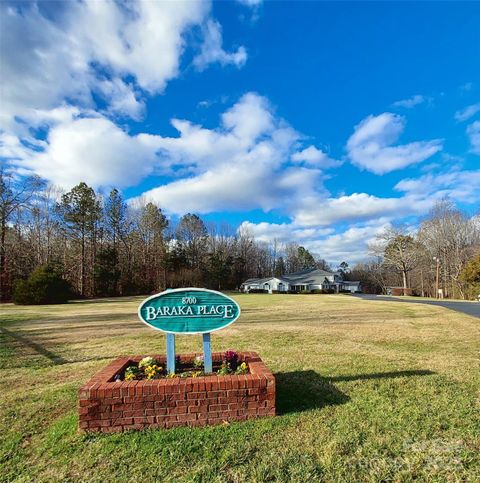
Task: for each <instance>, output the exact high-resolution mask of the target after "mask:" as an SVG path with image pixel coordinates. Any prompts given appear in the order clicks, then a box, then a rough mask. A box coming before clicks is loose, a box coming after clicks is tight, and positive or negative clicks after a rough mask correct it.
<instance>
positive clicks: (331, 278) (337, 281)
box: [240, 268, 361, 293]
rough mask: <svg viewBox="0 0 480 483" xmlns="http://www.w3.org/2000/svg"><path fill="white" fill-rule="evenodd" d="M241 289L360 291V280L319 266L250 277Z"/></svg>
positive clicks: (247, 290)
mask: <svg viewBox="0 0 480 483" xmlns="http://www.w3.org/2000/svg"><path fill="white" fill-rule="evenodd" d="M240 290H241V291H242V292H250V291H252V290H264V291H266V292H268V293H273V292H300V291H302V290H333V291H335V292H336V293H338V292H341V291H349V292H352V293H354V292H359V291H360V290H361V288H360V282H352V281H350V280H343V275H342V273H341V272H335V273H334V272H327V271H325V270H320V269H317V268H311V269H308V270H302V271H300V272H295V273H289V274H287V275H282V276H281V277H269V278H250V279H248V280H246V281H245V282H243V283H242V285H241V287H240Z"/></svg>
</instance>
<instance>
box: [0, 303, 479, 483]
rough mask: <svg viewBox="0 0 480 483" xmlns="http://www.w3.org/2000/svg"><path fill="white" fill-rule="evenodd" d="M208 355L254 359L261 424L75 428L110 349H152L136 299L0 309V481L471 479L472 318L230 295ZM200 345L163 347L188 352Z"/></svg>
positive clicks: (186, 341) (475, 379)
mask: <svg viewBox="0 0 480 483" xmlns="http://www.w3.org/2000/svg"><path fill="white" fill-rule="evenodd" d="M234 297H235V298H236V300H237V301H238V302H239V304H240V306H241V308H242V316H241V318H240V319H239V321H238V322H236V323H235V324H233V325H232V326H230V327H228V328H227V329H225V330H222V331H219V332H216V333H215V334H214V335H213V336H212V346H213V350H215V351H218V350H226V349H229V348H233V349H236V350H254V351H257V352H259V353H260V355H261V357H262V358H263V360H264V361H265V362H266V364H267V365H268V366H269V368H270V369H271V370H272V371H273V372H274V373H275V376H276V379H277V408H278V412H279V415H278V416H277V417H275V418H269V419H263V420H257V421H249V422H246V423H235V424H230V425H226V426H217V427H210V428H199V429H188V428H180V429H172V430H168V431H164V430H148V431H144V432H128V433H123V434H113V435H96V434H95V435H86V434H82V433H79V432H78V431H77V424H78V417H77V412H76V411H77V409H76V407H77V390H78V388H79V387H80V386H81V385H82V384H83V383H84V382H86V381H87V380H88V379H89V378H90V377H91V376H92V375H93V374H94V373H95V372H97V371H98V370H100V369H101V368H102V367H104V366H105V365H106V364H107V363H108V362H109V361H110V360H112V359H113V358H115V357H117V356H119V355H130V354H131V355H133V354H145V355H149V354H155V353H157V354H158V353H163V352H164V346H165V338H164V336H163V335H162V334H161V333H160V332H157V331H154V330H152V329H150V328H148V327H147V326H146V325H144V324H142V323H141V322H140V321H139V320H138V319H137V315H136V309H137V306H138V304H139V302H140V300H141V298H138V297H136V298H122V299H108V300H103V301H88V302H76V303H71V304H68V305H65V306H45V307H16V306H13V305H4V306H0V320H1V322H0V435H1V436H0V480H1V481H13V480H22V481H25V480H29V479H30V480H36V481H38V480H42V481H45V480H72V481H73V480H76V481H78V480H89V481H101V480H103V481H132V480H133V481H135V480H136V481H154V480H157V481H238V482H243V481H309V482H311V481H342V482H348V481H352V482H353V481H359V480H362V481H380V480H381V481H391V480H395V481H409V480H413V479H419V480H428V481H471V482H473V481H479V480H480V393H479V389H480V357H479V356H480V320H479V319H475V318H472V317H468V316H466V315H461V314H457V313H455V312H452V311H449V310H447V309H444V308H442V307H436V306H429V305H421V304H408V303H404V304H392V303H390V302H379V301H368V300H360V299H356V298H353V297H348V296H342V295H290V296H288V295H263V294H258V295H257V294H256V295H253V294H252V295H234ZM200 339H201V338H200V337H199V336H183V337H178V338H177V351H178V352H185V351H200V350H201V340H200Z"/></svg>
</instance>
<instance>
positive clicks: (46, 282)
mask: <svg viewBox="0 0 480 483" xmlns="http://www.w3.org/2000/svg"><path fill="white" fill-rule="evenodd" d="M71 295H72V292H71V288H70V285H69V283H68V282H67V281H66V280H64V279H63V278H62V276H61V275H60V274H59V273H58V272H57V271H56V270H55V269H54V268H53V267H52V266H50V265H44V266H40V267H37V268H36V269H35V270H34V271H33V272H32V273H31V275H30V276H29V277H28V279H27V280H20V281H18V282H17V284H16V286H15V289H14V292H13V301H14V303H15V304H17V305H42V304H63V303H66V302H68V299H69V298H70V297H71Z"/></svg>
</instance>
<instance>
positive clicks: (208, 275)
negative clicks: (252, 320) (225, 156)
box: [0, 168, 480, 301]
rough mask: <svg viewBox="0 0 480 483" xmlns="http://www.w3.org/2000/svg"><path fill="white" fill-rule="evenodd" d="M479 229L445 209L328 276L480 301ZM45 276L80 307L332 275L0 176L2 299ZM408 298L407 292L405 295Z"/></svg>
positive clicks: (137, 207) (204, 230)
mask: <svg viewBox="0 0 480 483" xmlns="http://www.w3.org/2000/svg"><path fill="white" fill-rule="evenodd" d="M479 253H480V223H479V218H478V217H470V216H468V215H467V214H465V213H463V212H462V211H460V210H459V209H457V208H456V207H455V205H454V204H453V203H452V202H451V201H449V200H447V199H445V200H442V201H440V202H438V203H437V205H436V206H435V207H434V208H433V209H432V210H431V212H430V213H429V214H428V215H427V216H426V217H425V218H424V219H423V221H422V222H421V223H420V226H419V228H418V230H416V231H415V232H412V231H411V230H409V229H408V228H405V227H401V226H397V227H392V228H390V229H389V230H386V231H384V232H383V233H382V234H381V235H379V236H378V237H377V240H376V243H374V244H373V245H372V246H371V254H372V258H371V259H370V260H369V261H368V262H365V263H360V264H357V265H355V266H354V267H353V268H351V269H350V268H349V266H348V264H347V263H346V262H342V263H341V264H340V265H339V266H338V267H334V268H333V270H338V271H340V272H342V273H343V274H344V276H345V278H347V279H350V280H359V281H360V282H362V286H363V290H364V291H366V292H371V293H387V291H388V289H389V288H390V287H402V288H404V289H406V290H407V289H408V293H415V294H417V295H423V296H431V297H435V296H437V295H438V293H439V291H440V293H441V294H442V295H443V296H445V297H451V298H473V297H476V296H477V295H478V293H480V270H479V267H480V258H479V257H480V255H479ZM40 266H47V267H50V269H53V270H55V271H56V272H58V273H59V274H61V276H62V278H63V279H64V280H65V281H67V282H68V283H69V284H70V286H71V287H72V289H73V292H74V293H75V294H76V295H77V296H78V297H97V296H100V297H102V296H117V295H136V294H148V293H154V292H158V291H160V290H163V289H165V288H169V287H170V288H175V287H185V286H202V287H207V288H212V289H216V290H225V289H237V288H239V287H240V285H241V284H242V282H244V281H245V280H246V279H248V278H264V277H269V276H272V275H276V276H280V275H283V274H285V273H292V272H296V271H298V270H302V269H306V268H321V269H324V270H332V267H330V266H329V264H328V263H327V262H326V261H325V260H323V259H322V258H321V257H320V256H317V255H315V254H312V253H310V252H309V250H307V249H306V248H304V247H302V246H300V245H299V244H297V243H295V242H290V243H281V242H280V241H278V240H273V241H272V242H271V243H265V242H261V241H259V240H256V239H255V238H254V236H253V235H252V233H251V232H249V231H248V230H247V229H245V228H243V227H241V228H240V229H239V230H235V229H234V228H233V227H231V226H229V225H228V224H225V223H220V224H218V223H207V222H205V221H204V220H202V218H201V217H200V216H198V215H197V214H192V213H188V214H186V215H184V216H182V217H181V218H180V219H178V220H177V221H176V222H172V220H169V219H168V218H167V217H166V216H165V214H164V213H163V211H162V210H161V208H159V207H158V206H156V205H155V204H153V203H152V202H149V201H148V200H146V199H142V198H140V199H138V200H136V201H135V202H133V203H128V204H127V203H126V201H125V200H124V198H123V196H122V194H121V192H119V191H118V190H117V189H112V190H111V191H110V192H109V193H108V194H103V193H99V192H96V191H95V190H94V189H93V188H91V187H89V186H88V185H87V184H86V183H79V184H78V185H77V186H75V187H73V188H72V189H71V190H70V191H68V192H63V191H61V190H60V189H58V188H55V187H53V186H50V185H47V184H46V182H45V181H44V180H42V179H40V178H39V177H36V176H26V177H17V176H16V175H14V174H13V173H11V172H7V171H6V170H5V169H1V168H0V298H1V300H2V301H8V300H10V299H11V296H12V292H13V289H14V287H15V284H17V283H18V281H21V280H25V279H26V278H27V277H28V276H29V275H30V274H31V273H32V272H33V271H34V269H35V268H37V267H40ZM406 293H407V292H406Z"/></svg>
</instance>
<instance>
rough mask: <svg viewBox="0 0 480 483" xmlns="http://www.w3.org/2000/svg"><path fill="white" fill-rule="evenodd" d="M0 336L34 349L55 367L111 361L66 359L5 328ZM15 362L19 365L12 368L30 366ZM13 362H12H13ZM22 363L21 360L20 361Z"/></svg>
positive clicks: (1, 330) (94, 357) (0, 330)
mask: <svg viewBox="0 0 480 483" xmlns="http://www.w3.org/2000/svg"><path fill="white" fill-rule="evenodd" d="M0 334H1V335H3V336H4V337H5V338H7V337H10V339H12V340H14V341H16V342H18V343H20V344H22V345H24V346H26V347H30V348H31V349H33V350H34V351H35V352H36V353H37V354H39V355H41V356H43V357H46V358H47V359H48V360H49V361H51V362H52V363H53V364H54V365H62V364H76V363H77V362H89V361H103V360H108V359H111V358H112V356H111V355H107V356H93V357H79V358H76V359H65V358H64V357H62V356H60V355H58V354H56V353H55V352H52V351H50V350H48V349H47V348H45V347H44V346H43V345H41V344H38V343H37V342H34V341H33V340H32V339H29V338H28V337H25V336H23V335H20V334H18V332H13V331H11V330H8V329H5V327H0ZM13 361H16V362H17V364H15V365H10V366H9V367H10V368H13V367H25V365H27V366H28V365H29V364H28V363H26V364H22V363H20V364H18V361H19V359H16V358H15V359H13ZM13 361H12V362H13ZM20 361H21V359H20Z"/></svg>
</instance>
